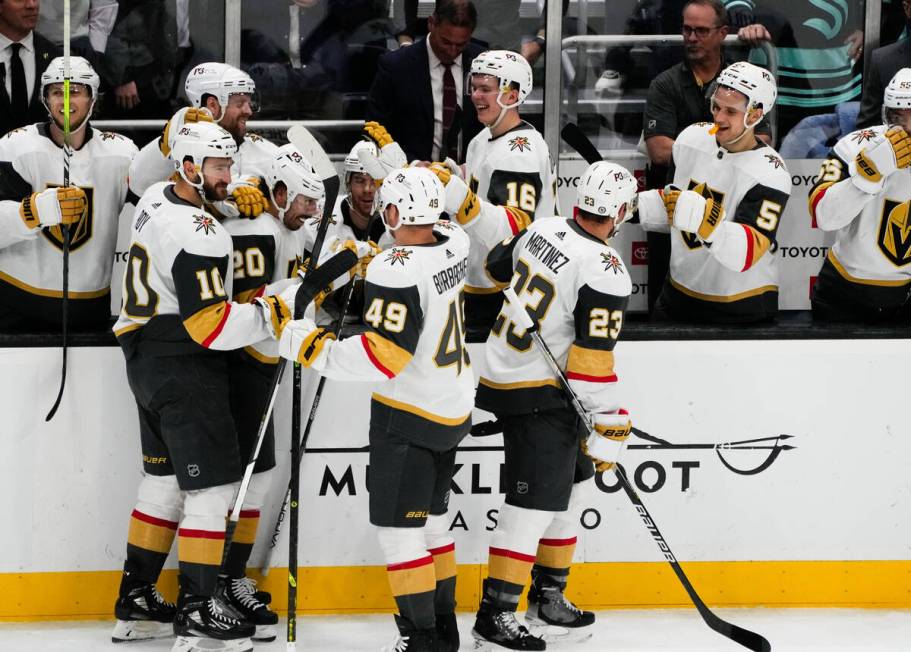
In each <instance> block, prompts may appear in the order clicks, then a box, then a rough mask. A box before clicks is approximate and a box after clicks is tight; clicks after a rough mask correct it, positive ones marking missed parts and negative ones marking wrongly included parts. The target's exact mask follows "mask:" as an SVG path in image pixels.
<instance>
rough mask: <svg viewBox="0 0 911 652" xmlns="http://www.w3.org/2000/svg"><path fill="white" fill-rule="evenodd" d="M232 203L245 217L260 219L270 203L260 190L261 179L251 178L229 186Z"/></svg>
mask: <svg viewBox="0 0 911 652" xmlns="http://www.w3.org/2000/svg"><path fill="white" fill-rule="evenodd" d="M228 193H229V194H230V196H231V198H230V201H231V203H233V204H234V205H235V206H236V207H237V212H238V213H240V215H242V216H243V217H250V218H252V217H258V216H259V215H262V213H263V212H264V211H265V210H266V208H268V206H269V202H268V200H267V199H266V196H265V195H264V194H263V192H262V190H260V189H259V179H258V178H257V177H249V178H247V179H244V180H243V181H239V182H237V183H232V184H231V185H229V186H228Z"/></svg>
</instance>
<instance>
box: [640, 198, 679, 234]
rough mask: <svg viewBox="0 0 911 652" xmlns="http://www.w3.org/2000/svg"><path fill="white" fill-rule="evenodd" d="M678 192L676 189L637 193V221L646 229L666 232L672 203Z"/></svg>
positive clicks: (669, 222) (671, 211) (669, 221)
mask: <svg viewBox="0 0 911 652" xmlns="http://www.w3.org/2000/svg"><path fill="white" fill-rule="evenodd" d="M679 194H680V192H679V191H677V190H668V189H665V190H646V191H643V192H640V193H639V195H638V209H637V210H638V214H639V223H640V224H641V225H642V228H643V229H645V230H646V231H657V232H660V233H667V232H668V226H669V225H670V224H671V217H672V216H673V203H675V202H676V201H677V196H678V195H679ZM669 203H670V207H669Z"/></svg>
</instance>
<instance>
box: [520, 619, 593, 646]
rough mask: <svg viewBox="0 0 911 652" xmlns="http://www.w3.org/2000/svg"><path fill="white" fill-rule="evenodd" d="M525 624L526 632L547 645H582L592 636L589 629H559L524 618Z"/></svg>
mask: <svg viewBox="0 0 911 652" xmlns="http://www.w3.org/2000/svg"><path fill="white" fill-rule="evenodd" d="M525 622H526V623H527V625H528V631H529V632H531V634H532V635H533V636H537V637H539V638H543V639H544V642H545V643H547V644H548V645H562V644H567V645H570V644H576V643H584V642H585V641H587V640H588V639H590V638H591V637H592V634H593V632H592V631H591V629H592V628H591V627H561V626H560V625H548V624H547V623H542V622H535V621H533V620H531V619H530V618H526V619H525Z"/></svg>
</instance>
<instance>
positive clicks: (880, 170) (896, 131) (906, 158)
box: [851, 127, 911, 195]
mask: <svg viewBox="0 0 911 652" xmlns="http://www.w3.org/2000/svg"><path fill="white" fill-rule="evenodd" d="M909 164H911V139H909V138H908V135H907V134H906V133H905V130H904V129H902V128H901V127H892V128H891V129H889V130H888V131H887V132H886V133H885V134H884V135H883V136H882V137H880V138H879V139H877V140H876V142H874V143H873V144H872V145H870V146H869V147H865V148H864V149H862V150H860V152H858V153H857V156H855V157H854V167H855V172H854V176H852V177H851V181H852V182H853V183H854V185H855V186H857V187H858V188H859V189H860V190H863V191H864V192H866V193H869V194H871V195H872V194H875V193H877V192H879V191H880V190H882V187H883V183H884V181H885V178H886V177H888V176H889V175H890V174H892V173H893V172H895V171H896V170H897V169H899V168H901V167H908V165H909Z"/></svg>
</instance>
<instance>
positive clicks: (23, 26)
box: [0, 0, 60, 135]
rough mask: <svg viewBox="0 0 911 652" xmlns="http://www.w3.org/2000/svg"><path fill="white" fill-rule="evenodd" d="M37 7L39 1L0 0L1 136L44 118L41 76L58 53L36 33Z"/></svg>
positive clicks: (55, 48) (52, 45) (45, 110)
mask: <svg viewBox="0 0 911 652" xmlns="http://www.w3.org/2000/svg"><path fill="white" fill-rule="evenodd" d="M38 6H39V3H38V0H0V81H2V82H3V83H2V84H0V135H3V134H6V132H8V131H10V130H11V129H15V128H16V127H22V126H24V125H28V124H32V123H35V122H41V121H42V120H45V119H47V109H45V108H44V105H43V104H42V102H41V91H40V89H41V73H43V72H44V69H45V68H47V65H48V64H49V63H50V62H51V59H53V58H54V57H56V56H59V55H60V50H59V48H57V47H56V46H55V45H54V44H53V43H51V42H50V41H48V40H47V39H46V38H44V37H43V36H41V35H40V34H36V33H35V31H34V30H35V25H36V24H37V23H38ZM14 54H15V55H16V56H17V57H18V59H19V60H18V61H13V59H12V57H13V56H14Z"/></svg>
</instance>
